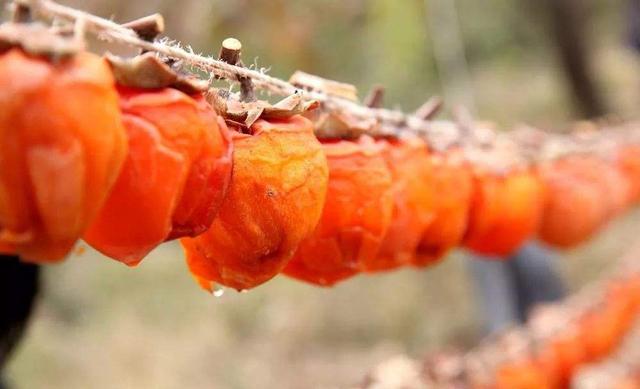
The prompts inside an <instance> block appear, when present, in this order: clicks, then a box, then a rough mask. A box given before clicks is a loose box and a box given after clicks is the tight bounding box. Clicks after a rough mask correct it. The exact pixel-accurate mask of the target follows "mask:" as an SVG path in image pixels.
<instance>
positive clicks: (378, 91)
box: [362, 85, 385, 108]
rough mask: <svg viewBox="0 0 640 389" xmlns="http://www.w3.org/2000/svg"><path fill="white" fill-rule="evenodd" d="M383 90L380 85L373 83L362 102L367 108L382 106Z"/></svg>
mask: <svg viewBox="0 0 640 389" xmlns="http://www.w3.org/2000/svg"><path fill="white" fill-rule="evenodd" d="M384 91H385V89H384V87H383V86H382V85H374V86H373V88H371V91H370V92H369V94H368V95H367V96H366V97H365V98H364V100H363V101H362V103H363V104H364V105H366V106H367V107H369V108H382V104H383V102H384Z"/></svg>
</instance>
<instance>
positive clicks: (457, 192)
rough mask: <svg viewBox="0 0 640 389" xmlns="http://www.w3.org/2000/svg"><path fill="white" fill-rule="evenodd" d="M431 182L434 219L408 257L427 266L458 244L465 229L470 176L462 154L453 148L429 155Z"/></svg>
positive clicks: (467, 215) (467, 216)
mask: <svg viewBox="0 0 640 389" xmlns="http://www.w3.org/2000/svg"><path fill="white" fill-rule="evenodd" d="M431 164H432V166H433V170H432V171H433V173H432V179H431V185H432V188H433V191H434V193H435V194H436V195H435V198H434V203H435V205H434V215H435V217H434V219H433V221H432V222H431V223H429V225H428V227H427V229H426V230H425V231H424V234H423V235H422V239H421V240H420V245H419V246H418V252H417V254H416V256H415V258H414V259H413V260H412V261H411V264H412V265H414V266H426V265H429V264H432V263H434V262H436V261H438V260H439V259H440V258H442V257H443V256H444V255H445V254H446V253H447V252H448V251H449V250H451V249H452V248H454V247H455V246H457V245H458V244H459V243H460V242H461V241H462V239H463V237H464V234H465V232H466V230H467V223H468V219H469V207H470V205H471V195H472V189H473V186H472V182H473V181H472V176H471V171H470V169H469V166H467V165H466V164H465V163H464V162H463V158H462V154H461V153H460V152H458V151H456V150H453V151H449V152H447V153H446V154H444V155H437V154H433V155H432V157H431Z"/></svg>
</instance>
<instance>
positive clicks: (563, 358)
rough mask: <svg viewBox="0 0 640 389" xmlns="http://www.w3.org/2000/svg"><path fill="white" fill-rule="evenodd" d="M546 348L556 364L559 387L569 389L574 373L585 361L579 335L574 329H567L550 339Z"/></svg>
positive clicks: (585, 357)
mask: <svg viewBox="0 0 640 389" xmlns="http://www.w3.org/2000/svg"><path fill="white" fill-rule="evenodd" d="M547 347H550V349H551V350H550V351H551V353H552V354H553V358H554V361H555V363H557V369H558V370H557V372H558V382H559V385H560V387H561V388H567V387H569V384H570V382H571V378H572V377H573V375H574V373H575V372H576V370H577V369H578V367H579V366H580V365H582V364H583V363H585V362H586V359H587V356H586V353H585V349H584V345H583V343H582V339H581V334H580V333H579V331H578V330H577V329H576V328H567V329H566V330H564V331H563V333H561V334H558V335H556V336H554V337H553V338H552V339H550V340H549V344H548V346H547Z"/></svg>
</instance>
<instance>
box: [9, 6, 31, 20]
mask: <svg viewBox="0 0 640 389" xmlns="http://www.w3.org/2000/svg"><path fill="white" fill-rule="evenodd" d="M32 19H33V18H32V15H31V7H29V4H27V3H25V2H22V1H16V2H14V3H13V4H12V10H11V21H12V22H14V23H29V22H31V21H32Z"/></svg>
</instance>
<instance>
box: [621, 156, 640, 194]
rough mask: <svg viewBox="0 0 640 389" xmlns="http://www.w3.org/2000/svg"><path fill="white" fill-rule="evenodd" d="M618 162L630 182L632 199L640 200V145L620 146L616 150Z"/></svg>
mask: <svg viewBox="0 0 640 389" xmlns="http://www.w3.org/2000/svg"><path fill="white" fill-rule="evenodd" d="M616 156H617V164H618V166H619V167H620V169H621V171H622V173H623V174H624V176H625V177H626V179H627V182H628V183H629V187H630V189H629V192H630V197H631V201H632V202H634V203H637V202H639V201H640V145H634V144H632V145H624V146H620V147H619V148H618V150H617V152H616Z"/></svg>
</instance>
